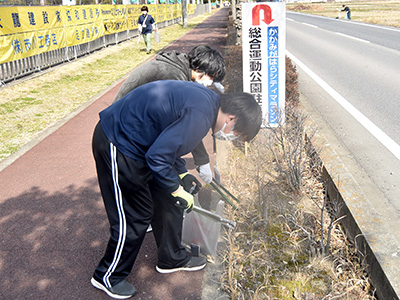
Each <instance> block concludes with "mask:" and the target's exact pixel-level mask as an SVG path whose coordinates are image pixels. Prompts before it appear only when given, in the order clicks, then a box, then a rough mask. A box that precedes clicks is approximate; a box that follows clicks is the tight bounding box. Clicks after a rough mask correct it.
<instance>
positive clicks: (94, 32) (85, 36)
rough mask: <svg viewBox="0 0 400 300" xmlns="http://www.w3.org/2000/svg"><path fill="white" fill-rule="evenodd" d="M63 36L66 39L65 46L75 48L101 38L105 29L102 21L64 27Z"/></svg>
mask: <svg viewBox="0 0 400 300" xmlns="http://www.w3.org/2000/svg"><path fill="white" fill-rule="evenodd" d="M65 34H66V38H67V45H66V46H76V45H80V44H84V43H88V42H91V41H94V40H96V39H98V38H101V37H102V36H103V35H104V34H105V29H104V25H103V21H101V20H99V21H97V22H95V23H91V24H82V25H76V26H70V27H66V28H65ZM60 48H61V47H60Z"/></svg>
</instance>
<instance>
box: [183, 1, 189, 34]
mask: <svg viewBox="0 0 400 300" xmlns="http://www.w3.org/2000/svg"><path fill="white" fill-rule="evenodd" d="M182 21H183V27H184V28H186V27H188V15H187V0H182Z"/></svg>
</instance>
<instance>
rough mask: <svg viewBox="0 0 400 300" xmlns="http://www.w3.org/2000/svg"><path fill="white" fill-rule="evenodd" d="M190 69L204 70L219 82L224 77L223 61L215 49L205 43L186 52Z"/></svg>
mask: <svg viewBox="0 0 400 300" xmlns="http://www.w3.org/2000/svg"><path fill="white" fill-rule="evenodd" d="M188 57H189V65H190V69H192V70H194V71H196V72H204V73H206V74H207V75H208V76H210V77H211V78H212V79H213V80H214V81H217V82H220V81H222V79H224V77H225V68H226V66H225V61H224V59H223V57H222V55H221V53H219V52H218V51H217V50H214V49H212V48H210V47H209V46H207V45H199V46H196V47H194V48H193V49H192V50H191V51H190V52H189V54H188Z"/></svg>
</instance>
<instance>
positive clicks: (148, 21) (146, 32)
mask: <svg viewBox="0 0 400 300" xmlns="http://www.w3.org/2000/svg"><path fill="white" fill-rule="evenodd" d="M140 10H141V12H142V14H141V15H140V16H139V20H138V24H139V34H141V35H142V36H143V39H144V43H145V44H146V53H147V54H150V51H151V36H152V33H153V24H154V23H155V22H156V21H155V20H154V19H153V17H152V16H151V15H149V8H148V7H147V6H143V7H142V8H141V9H140ZM156 30H157V29H154V31H156Z"/></svg>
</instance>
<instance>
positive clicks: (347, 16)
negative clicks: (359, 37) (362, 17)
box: [341, 4, 351, 20]
mask: <svg viewBox="0 0 400 300" xmlns="http://www.w3.org/2000/svg"><path fill="white" fill-rule="evenodd" d="M342 7H343V9H342V10H341V11H345V12H346V17H345V19H346V20H351V12H350V8H349V7H348V6H347V5H345V4H343V5H342Z"/></svg>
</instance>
